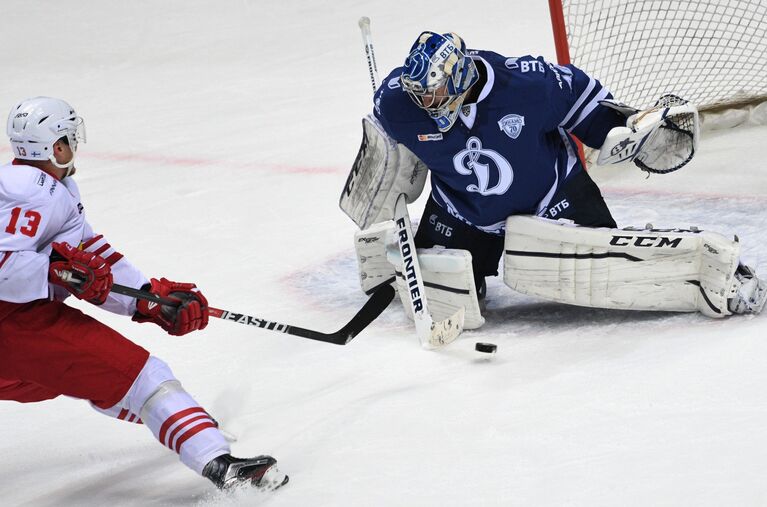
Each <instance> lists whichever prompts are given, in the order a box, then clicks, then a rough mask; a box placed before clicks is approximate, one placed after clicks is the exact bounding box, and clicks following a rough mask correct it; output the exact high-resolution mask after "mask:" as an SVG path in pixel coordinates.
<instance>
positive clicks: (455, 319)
mask: <svg viewBox="0 0 767 507" xmlns="http://www.w3.org/2000/svg"><path fill="white" fill-rule="evenodd" d="M465 316H466V309H465V308H464V307H461V308H459V309H458V311H457V312H455V313H454V314H453V315H452V316H450V317H448V318H446V319H445V320H442V321H439V322H434V321H432V323H431V326H430V328H429V335H428V336H426V337H419V338H421V344H422V345H423V347H424V348H427V349H438V348H440V347H444V346H445V345H448V344H450V343H453V342H454V341H455V339H456V338H458V336H460V334H461V333H462V332H463V322H464V318H465Z"/></svg>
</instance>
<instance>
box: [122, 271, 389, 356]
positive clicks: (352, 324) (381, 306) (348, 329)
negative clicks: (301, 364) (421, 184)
mask: <svg viewBox="0 0 767 507" xmlns="http://www.w3.org/2000/svg"><path fill="white" fill-rule="evenodd" d="M112 292H115V293H117V294H122V295H124V296H131V297H134V298H137V299H145V300H147V301H151V302H153V303H157V304H161V305H166V306H178V304H179V302H178V301H177V300H175V299H167V298H163V297H160V296H158V295H156V294H152V293H151V292H148V291H145V290H141V289H134V288H132V287H126V286H125V285H119V284H114V285H112ZM392 299H394V288H393V287H392V286H391V285H389V284H384V285H381V286H380V287H378V288H377V289H376V290H375V292H373V294H372V295H371V296H370V298H369V299H368V300H367V302H366V303H365V304H364V305H363V306H362V308H361V309H360V310H359V311H358V312H357V314H356V315H355V316H354V317H352V320H350V321H349V322H347V323H346V325H345V326H344V327H342V328H341V329H339V330H338V331H336V332H335V333H322V332H320V331H314V330H312V329H306V328H303V327H298V326H293V325H290V324H282V323H280V322H275V321H272V320H266V319H263V318H261V317H253V316H251V315H246V314H244V313H236V312H231V311H229V310H221V309H219V308H213V307H208V315H210V316H211V317H216V318H219V319H223V320H229V321H232V322H236V323H238V324H245V325H247V326H254V327H259V328H261V329H266V330H267V331H276V332H278V333H285V334H292V335H294V336H300V337H301V338H308V339H309V340H316V341H320V342H326V343H334V344H336V345H346V344H347V343H349V342H350V341H352V339H353V338H354V337H355V336H357V335H358V334H359V333H360V332H361V331H362V330H363V329H365V328H366V327H367V326H368V325H369V324H370V323H371V322H373V321H374V320H375V319H376V318H377V317H378V316H379V315H381V312H383V311H384V310H385V309H386V307H387V306H389V303H391V301H392Z"/></svg>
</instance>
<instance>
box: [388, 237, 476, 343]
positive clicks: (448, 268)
mask: <svg viewBox="0 0 767 507" xmlns="http://www.w3.org/2000/svg"><path fill="white" fill-rule="evenodd" d="M417 252H418V262H419V264H420V267H421V276H422V278H423V281H424V285H425V289H426V300H427V301H428V302H429V310H430V312H431V315H432V318H433V319H434V320H435V321H442V320H445V319H447V318H449V317H451V316H452V315H453V314H455V312H456V311H457V310H458V309H459V308H461V307H463V308H464V309H465V311H466V313H465V320H464V329H477V328H479V327H480V326H482V324H484V323H485V319H484V318H483V317H482V314H481V311H480V308H479V301H478V299H477V290H476V288H475V286H474V271H473V270H472V267H471V254H470V253H469V252H467V251H466V250H453V249H447V248H419V249H418V250H417ZM387 256H388V259H389V262H390V263H391V265H393V266H394V267H395V271H396V276H397V292H399V295H400V299H401V300H402V304H403V306H404V307H405V312H406V313H407V315H408V317H410V318H411V319H412V318H413V310H412V307H411V304H410V295H409V291H410V290H411V287H410V286H409V284H408V280H407V279H406V277H405V275H404V274H403V273H404V271H403V269H402V256H401V255H400V252H399V250H398V249H396V247H394V248H389V249H388V250H387Z"/></svg>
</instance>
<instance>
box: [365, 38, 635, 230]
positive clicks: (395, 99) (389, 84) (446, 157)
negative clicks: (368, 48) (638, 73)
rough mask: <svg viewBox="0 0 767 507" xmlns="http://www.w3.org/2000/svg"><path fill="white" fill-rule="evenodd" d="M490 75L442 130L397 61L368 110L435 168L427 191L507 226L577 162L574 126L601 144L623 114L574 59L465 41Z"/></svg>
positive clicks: (468, 215) (486, 226)
mask: <svg viewBox="0 0 767 507" xmlns="http://www.w3.org/2000/svg"><path fill="white" fill-rule="evenodd" d="M468 54H469V56H470V57H471V58H472V59H473V60H474V61H475V63H476V64H477V67H478V68H479V69H480V72H481V73H482V72H483V69H482V68H483V67H484V73H485V74H486V75H487V80H486V81H485V82H484V84H483V83H482V81H480V82H479V83H477V84H476V85H475V86H482V90H481V91H480V93H479V96H478V99H477V102H476V103H474V104H468V105H464V106H463V107H462V108H461V112H460V114H459V119H458V120H457V121H456V123H455V125H453V127H452V128H451V129H450V130H449V131H447V132H440V131H439V130H438V129H437V125H436V123H435V122H434V121H433V120H432V119H431V118H430V117H429V115H428V114H427V113H426V111H424V110H422V109H420V108H419V107H418V106H416V105H415V104H414V103H413V102H412V101H411V99H410V97H409V96H408V95H407V93H406V92H405V91H404V90H403V89H402V86H401V84H400V79H399V76H400V74H401V73H402V68H401V67H400V68H396V69H394V71H392V72H391V74H389V76H388V77H387V78H386V79H385V80H384V81H383V83H382V85H381V87H380V88H379V89H378V90H377V91H376V94H375V99H374V106H375V107H374V114H375V116H376V118H378V120H379V121H380V122H381V124H382V125H383V128H384V129H385V130H386V132H387V133H388V134H389V135H390V136H391V137H392V138H393V139H395V140H396V141H397V142H399V143H401V144H403V145H405V146H406V147H407V148H408V149H410V151H412V152H413V153H414V154H415V155H416V156H417V157H418V158H419V159H421V160H422V161H423V162H424V163H425V164H426V165H427V167H429V169H430V171H431V185H432V198H433V199H434V200H435V202H436V203H437V204H438V205H439V206H440V207H442V208H443V209H446V210H447V211H448V212H449V213H450V214H451V215H452V216H454V217H456V218H457V219H459V220H461V221H463V222H465V223H467V224H469V225H472V226H473V227H476V228H477V229H480V230H482V231H485V232H488V233H491V234H503V231H504V226H505V221H506V218H507V217H508V216H510V215H515V214H529V215H542V214H544V213H545V212H546V210H547V208H548V206H549V204H551V203H550V201H551V199H552V197H553V196H554V194H555V193H556V191H557V190H558V189H559V188H560V187H561V186H562V185H563V183H564V182H565V181H566V180H567V179H568V178H569V177H572V176H573V175H575V174H577V173H578V172H579V171H583V170H584V169H583V166H582V164H581V161H580V160H579V157H578V152H577V148H576V144H575V141H574V139H573V137H572V136H573V135H575V136H577V137H578V138H579V139H580V140H581V141H582V142H584V143H585V144H586V145H588V146H591V147H594V148H599V147H600V146H601V145H602V143H603V142H604V139H605V136H606V135H607V132H609V130H610V129H612V128H613V127H616V126H623V125H625V121H626V118H625V117H624V116H623V115H621V114H620V113H618V112H616V111H615V110H614V109H612V108H609V107H606V106H603V105H600V103H599V102H600V101H601V100H604V99H609V98H612V95H611V94H610V92H609V91H608V90H607V89H606V88H603V87H602V85H601V84H600V83H599V82H598V81H597V80H595V79H593V78H591V77H589V76H588V75H586V74H585V73H584V72H583V71H581V70H580V69H578V68H576V67H573V66H571V65H566V66H559V65H553V64H550V63H548V62H546V61H544V60H543V58H540V57H539V58H534V57H532V56H524V57H520V58H508V57H505V56H501V55H499V54H497V53H493V52H490V51H476V50H473V51H469V53H468Z"/></svg>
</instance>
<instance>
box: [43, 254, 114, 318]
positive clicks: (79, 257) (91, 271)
mask: <svg viewBox="0 0 767 507" xmlns="http://www.w3.org/2000/svg"><path fill="white" fill-rule="evenodd" d="M51 246H52V247H53V252H52V253H51V263H50V267H49V268H48V280H49V281H50V282H51V283H52V284H55V285H60V286H62V287H64V288H65V289H67V290H68V291H69V292H71V293H72V294H74V296H75V297H77V298H78V299H85V300H86V301H88V302H90V303H93V304H94V305H100V304H103V303H104V301H106V299H107V295H109V290H110V289H111V288H112V271H111V268H110V266H109V264H107V261H105V260H104V259H103V258H101V257H99V256H98V255H96V254H94V253H92V252H86V251H84V250H80V249H78V248H74V247H72V246H70V245H68V244H67V243H53V244H52V245H51Z"/></svg>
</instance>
